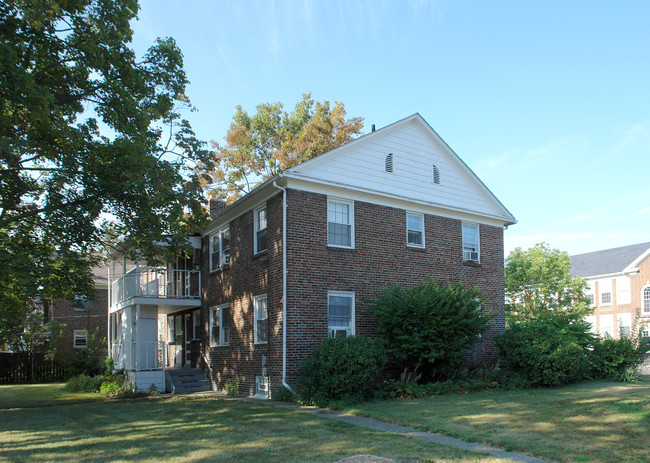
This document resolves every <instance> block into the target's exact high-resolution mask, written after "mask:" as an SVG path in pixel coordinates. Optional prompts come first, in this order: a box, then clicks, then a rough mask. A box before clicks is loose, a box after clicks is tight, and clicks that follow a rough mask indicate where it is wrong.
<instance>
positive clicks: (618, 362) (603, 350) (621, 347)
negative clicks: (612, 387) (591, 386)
mask: <svg viewBox="0 0 650 463" xmlns="http://www.w3.org/2000/svg"><path fill="white" fill-rule="evenodd" d="M646 350H647V346H644V345H643V343H639V342H636V341H634V340H632V339H629V338H621V339H603V340H601V341H599V342H596V343H594V348H593V351H592V352H591V366H592V374H593V375H594V376H595V377H597V378H603V379H612V380H615V381H624V380H625V378H631V377H632V376H633V375H632V374H631V373H630V372H629V370H632V371H633V370H635V369H636V367H638V366H639V365H640V364H641V362H643V357H644V355H645V351H646ZM626 373H627V374H626Z"/></svg>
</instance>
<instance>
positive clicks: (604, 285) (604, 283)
mask: <svg viewBox="0 0 650 463" xmlns="http://www.w3.org/2000/svg"><path fill="white" fill-rule="evenodd" d="M598 288H599V292H600V305H611V303H612V280H600V281H599V282H598Z"/></svg>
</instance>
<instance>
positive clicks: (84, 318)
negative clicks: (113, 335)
mask: <svg viewBox="0 0 650 463" xmlns="http://www.w3.org/2000/svg"><path fill="white" fill-rule="evenodd" d="M92 274H93V281H94V283H95V298H94V299H88V298H87V297H85V296H79V297H76V298H75V299H74V300H61V301H56V302H54V303H53V304H52V305H50V306H49V307H48V310H47V313H46V319H47V320H48V321H57V322H60V323H65V325H66V327H65V335H64V338H63V341H62V342H61V345H60V348H59V351H60V352H62V353H66V354H73V353H76V352H78V351H79V350H81V349H86V348H88V339H89V336H91V335H92V334H93V333H97V336H98V338H100V339H101V338H106V333H107V326H108V311H107V307H108V278H107V268H106V267H105V266H100V267H95V268H93V269H92Z"/></svg>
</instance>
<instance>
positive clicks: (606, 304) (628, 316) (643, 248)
mask: <svg viewBox="0 0 650 463" xmlns="http://www.w3.org/2000/svg"><path fill="white" fill-rule="evenodd" d="M571 273H572V274H573V275H576V276H579V277H582V278H585V279H586V280H587V284H588V285H589V286H588V289H587V297H588V298H589V300H590V301H591V306H592V308H593V309H594V312H593V314H592V315H590V316H588V317H587V321H589V322H590V323H591V324H592V330H593V331H594V332H595V333H597V334H600V335H601V336H603V337H605V336H608V337H611V338H613V339H619V338H620V337H621V336H630V335H631V334H632V330H634V331H636V330H641V331H642V334H643V337H645V338H650V242H648V243H639V244H633V245H630V246H622V247H618V248H612V249H604V250H601V251H594V252H588V253H584V254H577V255H575V256H571Z"/></svg>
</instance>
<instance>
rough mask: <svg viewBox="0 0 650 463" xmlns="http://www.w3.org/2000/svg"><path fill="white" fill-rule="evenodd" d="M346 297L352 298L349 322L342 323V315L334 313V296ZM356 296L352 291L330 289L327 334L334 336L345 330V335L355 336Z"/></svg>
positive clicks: (328, 293)
mask: <svg viewBox="0 0 650 463" xmlns="http://www.w3.org/2000/svg"><path fill="white" fill-rule="evenodd" d="M335 297H336V298H346V299H349V300H350V317H349V321H348V324H343V323H341V320H340V319H341V318H342V317H340V316H336V315H332V314H331V313H330V312H331V309H332V307H331V306H332V298H335ZM354 317H355V296H354V292H352V291H328V292H327V336H328V337H330V338H334V337H336V336H337V333H339V332H341V331H345V336H354V333H355V329H354V326H355V318H354Z"/></svg>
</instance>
